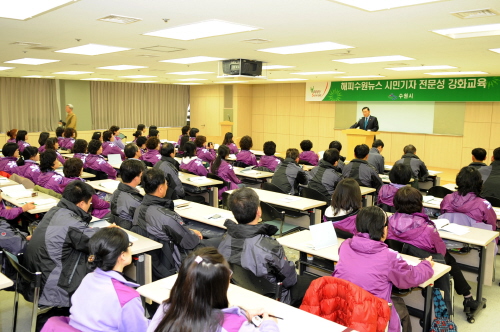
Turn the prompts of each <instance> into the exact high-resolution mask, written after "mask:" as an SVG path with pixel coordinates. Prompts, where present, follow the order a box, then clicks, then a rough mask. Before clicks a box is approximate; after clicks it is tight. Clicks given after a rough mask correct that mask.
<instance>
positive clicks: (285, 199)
mask: <svg viewBox="0 0 500 332" xmlns="http://www.w3.org/2000/svg"><path fill="white" fill-rule="evenodd" d="M300 199H301V198H300V197H297V196H287V197H284V198H282V199H280V200H281V201H283V202H287V203H290V202H296V201H299V200H300Z"/></svg>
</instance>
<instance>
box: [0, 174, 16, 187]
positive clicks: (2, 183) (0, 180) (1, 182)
mask: <svg viewBox="0 0 500 332" xmlns="http://www.w3.org/2000/svg"><path fill="white" fill-rule="evenodd" d="M16 184H19V183H17V182H16V181H12V180H11V179H9V178H6V177H4V176H0V188H2V187H8V186H15V185H16Z"/></svg>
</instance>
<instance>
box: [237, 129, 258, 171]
mask: <svg viewBox="0 0 500 332" xmlns="http://www.w3.org/2000/svg"><path fill="white" fill-rule="evenodd" d="M252 146H253V142H252V138H251V137H250V136H248V135H245V136H243V137H242V138H241V139H240V148H241V151H240V152H239V153H238V154H237V155H236V161H241V162H242V163H244V164H246V165H247V166H257V165H258V164H257V158H255V155H254V154H253V153H252V151H250V149H251V148H252Z"/></svg>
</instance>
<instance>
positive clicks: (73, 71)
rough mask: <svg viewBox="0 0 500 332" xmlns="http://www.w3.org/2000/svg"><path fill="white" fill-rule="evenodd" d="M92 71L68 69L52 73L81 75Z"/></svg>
mask: <svg viewBox="0 0 500 332" xmlns="http://www.w3.org/2000/svg"><path fill="white" fill-rule="evenodd" d="M93 73H94V72H92V71H76V70H70V71H59V72H57V73H52V74H61V75H83V74H93Z"/></svg>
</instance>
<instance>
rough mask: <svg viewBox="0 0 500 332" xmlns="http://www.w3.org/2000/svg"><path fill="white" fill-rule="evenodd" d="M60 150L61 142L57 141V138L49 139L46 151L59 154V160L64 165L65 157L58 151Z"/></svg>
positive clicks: (46, 143)
mask: <svg viewBox="0 0 500 332" xmlns="http://www.w3.org/2000/svg"><path fill="white" fill-rule="evenodd" d="M58 149H59V142H58V141H57V138H55V137H49V138H47V141H46V142H45V150H54V151H55V152H56V154H57V160H59V162H60V163H61V164H64V162H65V159H64V157H63V156H61V154H60V153H59V151H57V150H58ZM40 154H41V152H40Z"/></svg>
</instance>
